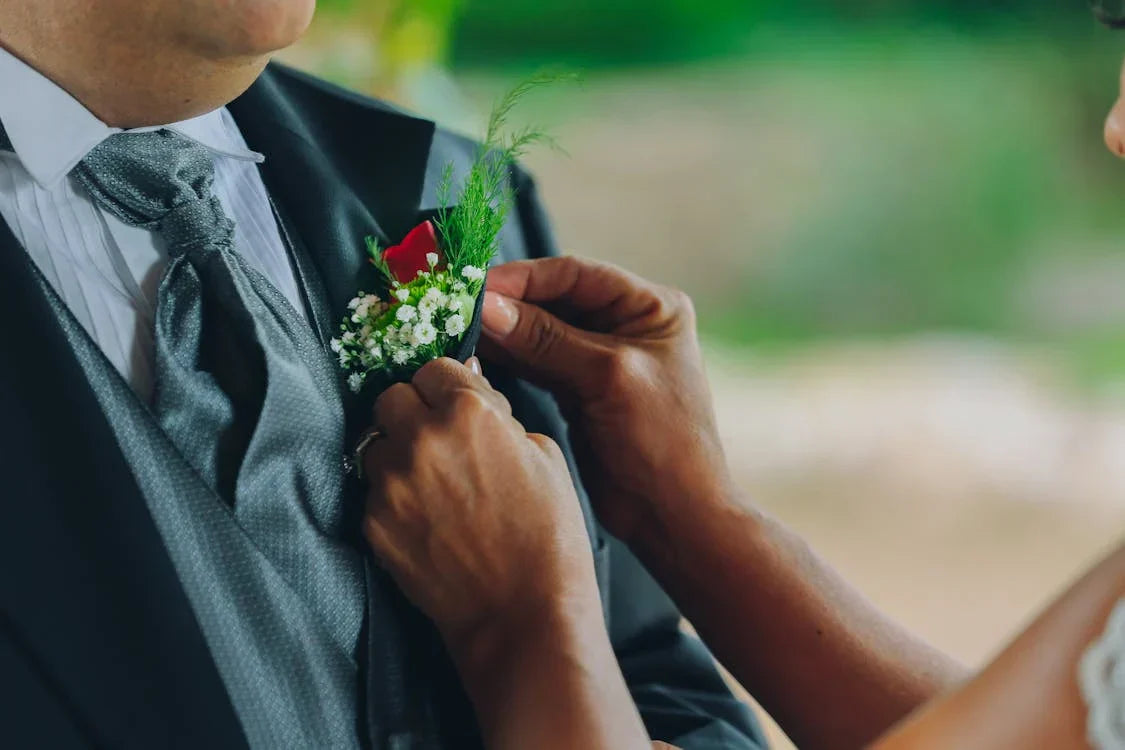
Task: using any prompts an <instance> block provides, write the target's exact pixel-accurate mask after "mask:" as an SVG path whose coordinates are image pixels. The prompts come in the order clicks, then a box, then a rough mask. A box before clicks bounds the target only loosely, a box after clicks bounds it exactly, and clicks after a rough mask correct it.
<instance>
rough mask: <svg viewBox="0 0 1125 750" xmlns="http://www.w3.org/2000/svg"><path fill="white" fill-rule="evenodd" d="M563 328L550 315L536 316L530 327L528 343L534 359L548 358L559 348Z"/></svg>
mask: <svg viewBox="0 0 1125 750" xmlns="http://www.w3.org/2000/svg"><path fill="white" fill-rule="evenodd" d="M563 335H564V332H563V328H562V326H561V325H559V323H558V322H557V321H556V320H555V319H554V318H553V317H552V316H550V315H542V314H540V315H535V316H534V318H533V319H532V322H531V324H530V326H529V330H528V335H527V341H528V347H529V349H530V351H531V356H532V357H536V358H539V357H546V356H548V355H549V354H550V353H551V352H552V351H554V350H555V348H556V347H557V346H558V344H559V341H561V340H562V338H563Z"/></svg>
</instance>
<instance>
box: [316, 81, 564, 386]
mask: <svg viewBox="0 0 1125 750" xmlns="http://www.w3.org/2000/svg"><path fill="white" fill-rule="evenodd" d="M554 79H555V77H553V76H551V77H546V76H539V77H536V78H533V79H530V80H529V81H527V82H525V83H522V84H520V85H519V86H517V87H516V88H515V89H513V90H512V91H510V92H509V93H508V94H507V95H506V96H505V97H503V98H502V99H501V100H500V101H499V102H498V103H497V105H496V106H495V108H494V109H493V110H492V114H491V116H490V117H489V121H488V131H487V134H486V137H485V139H484V142H483V143H482V145H481V147H480V149H479V151H478V152H477V155H476V158H475V160H474V162H473V165H472V167H471V168H470V170H469V173H468V176H467V177H466V178H465V181H464V184H463V186H462V188H461V193H460V200H459V205H458V206H457V209H456V210H453V209H452V208H451V205H452V200H451V199H452V193H453V164H448V165H446V168H445V170H444V172H443V174H442V178H441V182H440V183H439V186H438V201H439V204H440V205H441V206H442V208H440V209H439V210H438V214H437V218H436V219H435V220H434V221H432V222H430V221H427V222H425V223H423V224H420V225H418V226H417V227H415V228H414V229H413V230H411V232H410V233H409V234H408V235H407V236H406V237H405V238H404V239H403V240H402V242H401V243H399V244H398V245H394V246H392V247H388V248H381V247H379V245H378V243H377V242H376V241H375V239H374V238H371V237H368V238H367V240H366V242H367V253H368V256H369V260H370V262H371V263H372V264H373V265H374V266H375V267H376V268H377V269H378V270H379V271H380V278H381V282H382V284H381V286H382V289H380V290H378V291H376V292H373V293H370V294H368V293H366V292H363V291H361V292H359V293H358V294H357V295H356V296H355V297H354V298H353V299H352V300H351V302H349V303H348V312H347V315H346V317H345V318H344V320H343V322H342V323H341V324H340V335H339V336H338V337H337V338H334V339H332V342H331V347H332V351H333V352H334V353H335V354H336V356H337V357H338V358H339V362H340V367H341V368H342V369H343V370H344V371H345V373H347V380H348V387H349V388H351V390H352V391H353V392H356V393H358V392H359V391H360V390H362V389H363V386H364V385H365V384H366V383H367V382H368V381H369V380H371V379H376V380H378V381H380V382H383V383H386V382H391V381H394V380H402V379H407V378H409V377H410V376H411V375H412V374H413V373H414V372H415V371H417V370H418V369H419V368H420V367H422V365H424V364H426V363H427V362H429V361H430V360H433V359H437V358H439V357H443V356H448V355H450V354H451V353H453V352H454V351H455V350H456V348H457V346H458V344H459V343H460V342H461V339H462V337H463V336H464V335H465V332H466V331H467V330H468V328H469V324H470V322H471V321H472V318H473V313H474V310H475V308H476V305H477V300H478V298H479V297H480V295H481V294H482V293H483V290H484V281H485V275H486V274H487V270H488V266H489V264H490V263H491V262H492V259H493V258H495V257H496V251H497V249H498V248H497V243H498V240H497V238H498V236H499V233H500V229H501V228H502V227H503V226H504V220H505V219H506V218H507V214H508V211H509V209H510V207H511V205H512V198H513V195H512V190H513V189H512V187H511V181H510V179H509V178H510V173H511V167H512V166H513V164H514V163H515V161H516V160H517V159H518V158H520V157H521V156H522V155H523V154H524V152H525V151H526V150H527V148H528V147H529V146H531V145H532V144H534V143H537V142H541V141H545V140H547V138H546V136H545V135H544V134H543V133H542V132H541V131H539V130H536V129H534V128H525V129H522V130H518V131H516V132H514V133H510V134H509V133H507V132H506V131H505V125H506V123H507V118H508V115H509V114H510V113H511V111H512V108H513V107H514V106H515V105H516V103H517V102H518V101H519V100H520V99H521V98H523V96H524V95H526V94H527V93H528V92H529V91H530V90H531V89H532V88H534V87H536V86H538V85H541V84H543V83H546V82H547V81H549V80H554Z"/></svg>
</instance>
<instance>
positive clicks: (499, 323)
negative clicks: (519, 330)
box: [481, 292, 520, 339]
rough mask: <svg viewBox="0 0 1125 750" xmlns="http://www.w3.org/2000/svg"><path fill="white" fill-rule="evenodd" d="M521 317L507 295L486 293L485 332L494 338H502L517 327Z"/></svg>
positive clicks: (482, 314)
mask: <svg viewBox="0 0 1125 750" xmlns="http://www.w3.org/2000/svg"><path fill="white" fill-rule="evenodd" d="M519 319H520V314H519V311H518V310H516V306H515V305H513V304H512V302H511V300H509V299H508V298H507V297H504V296H503V295H500V294H497V293H496V292H485V293H484V309H483V310H482V311H481V325H482V326H483V327H484V330H485V333H487V334H488V335H490V336H492V337H493V338H498V339H502V338H504V337H505V336H507V335H508V334H509V333H511V332H512V330H513V329H515V327H516V323H518V322H519Z"/></svg>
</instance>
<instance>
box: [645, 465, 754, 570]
mask: <svg viewBox="0 0 1125 750" xmlns="http://www.w3.org/2000/svg"><path fill="white" fill-rule="evenodd" d="M766 525H767V523H766V520H765V518H764V517H763V516H762V514H761V513H760V512H759V511H758V510H757V509H755V508H754V506H753V504H751V503H750V502H749V501H748V500H747V498H746V497H745V495H744V494H743V493H742V492H741V491H740V490H738V489H737V488H736V487H735V486H734V483H733V482H732V481H730V480H729V478H728V477H727V476H726V475H721V476H710V477H706V478H703V479H701V480H700V481H699V482H698V483H697V484H696V485H694V486H693V487H691V488H690V489H684V490H682V491H681V492H680V494H678V496H677V497H676V498H675V501H674V502H666V503H659V504H654V505H653V506H652V512H651V513H650V514H649V516H648V518H647V521H646V523H644V524H643V525H641V526H639V527H638V531H637V533H636V534H635V535H634V538H633V539H631V540H629V542H628V546H629V548H630V549H631V551H632V552H633V553H634V554H635V555H637V557H638V558H639V559H640V560H641V561H642V562H643V563H645V565H647V566H649V567H650V568H657V569H661V570H670V571H673V572H675V571H681V572H686V571H687V570H689V569H693V568H694V567H697V566H695V565H694V564H693V563H692V561H693V560H696V561H698V560H700V559H701V558H702V557H704V556H706V553H707V552H708V551H709V550H713V548H714V546H715V544H716V542H717V541H720V540H724V539H729V538H731V536H732V534H733V536H735V537H738V538H741V539H743V540H746V539H748V538H750V537H751V536H754V535H757V534H759V533H762V532H763V530H764V527H765V526H766Z"/></svg>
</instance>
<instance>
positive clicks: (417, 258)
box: [383, 221, 441, 284]
mask: <svg viewBox="0 0 1125 750" xmlns="http://www.w3.org/2000/svg"><path fill="white" fill-rule="evenodd" d="M429 253H437V254H438V259H439V260H438V264H439V265H440V264H441V252H440V251H439V250H438V242H437V233H436V232H434V225H433V224H432V223H430V222H428V221H427V222H424V223H422V224H419V225H418V226H416V227H414V228H413V229H412V230H410V234H408V235H406V239H404V240H403V241H402V243H401V244H398V245H395V246H394V247H388V248H387V249H386V250H384V251H383V261H384V262H385V263H386V264H387V268H388V269H389V270H390V272H391V275H392V276H393V277H394V278H395V279H396V280H397V281H398V282H399V283H400V284H407V283H409V282H410V281H412V280H413V279H415V278H416V277H417V276H418V272H419V271H429V270H430V264H429V261H427V260H426V255H427V254H429Z"/></svg>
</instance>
